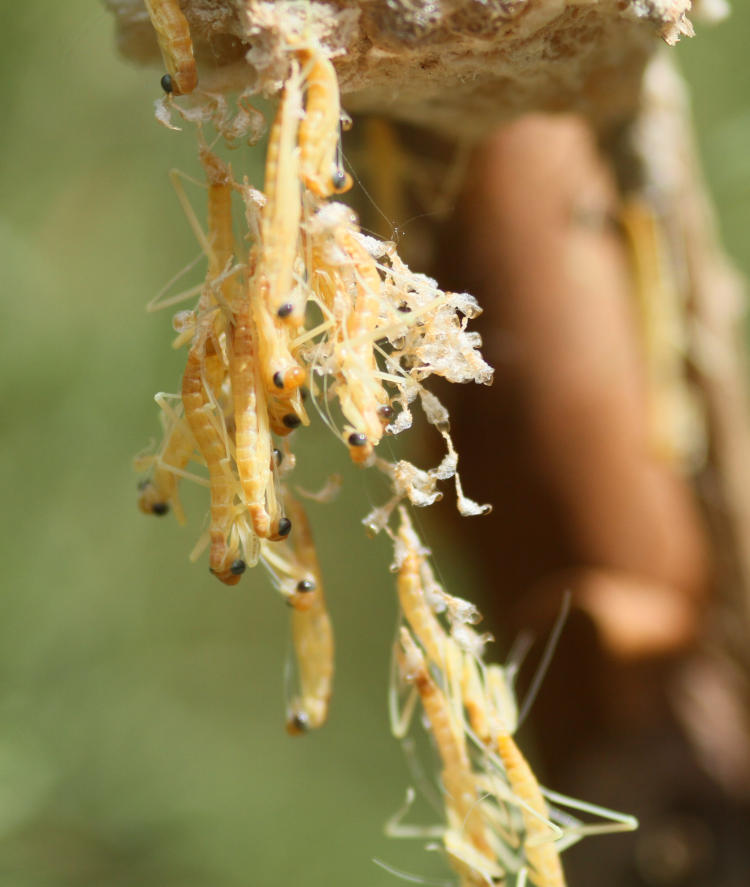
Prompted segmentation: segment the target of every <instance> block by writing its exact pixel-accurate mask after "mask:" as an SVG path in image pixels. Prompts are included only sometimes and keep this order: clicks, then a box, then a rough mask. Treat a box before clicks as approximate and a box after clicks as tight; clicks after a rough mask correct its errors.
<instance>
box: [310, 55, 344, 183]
mask: <svg viewBox="0 0 750 887" xmlns="http://www.w3.org/2000/svg"><path fill="white" fill-rule="evenodd" d="M297 56H298V58H299V59H300V61H301V62H302V64H303V74H304V77H305V116H304V117H303V119H302V122H301V123H300V127H299V145H300V152H301V159H300V167H301V174H302V181H303V182H304V184H305V187H306V188H309V189H310V191H312V193H313V194H315V196H316V197H330V196H331V194H342V193H343V192H344V191H348V190H349V188H351V186H352V179H351V176H350V175H349V174H348V173H346V172H345V171H344V170H343V169H342V168H341V165H340V164H339V163H337V162H336V161H337V153H338V147H339V141H340V138H341V104H340V100H339V84H338V79H337V77H336V71H335V70H334V67H333V64H332V63H331V60H330V59H329V58H327V57H326V56H325V55H324V54H323V53H322V52H321V50H320V49H319V48H316V49H299V50H297Z"/></svg>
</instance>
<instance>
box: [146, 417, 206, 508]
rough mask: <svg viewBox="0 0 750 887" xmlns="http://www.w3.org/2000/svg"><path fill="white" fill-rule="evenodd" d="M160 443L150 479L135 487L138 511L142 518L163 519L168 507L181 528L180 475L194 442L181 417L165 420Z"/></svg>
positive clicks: (193, 449) (190, 454)
mask: <svg viewBox="0 0 750 887" xmlns="http://www.w3.org/2000/svg"><path fill="white" fill-rule="evenodd" d="M168 421H169V423H170V424H168V426H167V429H166V433H165V435H164V440H163V441H162V445H161V447H160V448H159V452H158V453H157V454H156V456H155V457H152V458H153V466H154V467H153V472H152V475H151V477H150V478H148V479H147V480H145V481H143V483H142V484H140V485H139V495H138V507H139V508H140V509H141V511H143V512H144V513H146V514H157V515H163V514H166V513H167V511H169V509H170V507H171V508H172V510H173V511H174V515H175V517H176V518H177V522H178V523H179V524H183V525H184V524H185V512H184V511H183V508H182V503H181V502H180V498H179V494H178V484H179V478H180V475H181V474H182V473H183V472H184V469H185V467H186V466H187V464H188V462H189V461H190V459H191V457H192V455H193V453H194V452H195V447H196V444H195V438H194V437H193V433H192V431H191V430H190V426H189V425H188V422H187V419H186V418H185V417H184V416H174V417H171V419H170V420H168Z"/></svg>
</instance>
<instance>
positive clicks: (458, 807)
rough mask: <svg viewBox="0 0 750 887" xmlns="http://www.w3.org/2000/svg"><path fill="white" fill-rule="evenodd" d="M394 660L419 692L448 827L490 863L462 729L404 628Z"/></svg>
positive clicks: (488, 849) (489, 846) (484, 829)
mask: <svg viewBox="0 0 750 887" xmlns="http://www.w3.org/2000/svg"><path fill="white" fill-rule="evenodd" d="M397 658H398V661H399V665H400V668H401V673H402V675H403V677H404V679H405V680H406V681H408V682H409V683H411V684H413V685H414V686H415V687H416V689H417V692H418V693H419V697H420V699H421V701H422V708H423V709H424V712H425V715H426V716H427V720H428V721H429V723H430V729H431V733H432V736H433V738H434V740H435V745H436V746H437V750H438V754H439V756H440V761H441V764H442V773H441V779H442V783H443V796H444V803H445V808H446V814H447V818H448V828H449V830H451V831H454V832H458V833H459V834H462V835H463V836H465V837H466V839H467V840H468V841H469V843H470V844H471V845H472V846H473V848H474V849H475V850H476V851H478V852H479V853H480V854H482V855H483V856H484V857H485V858H486V859H487V860H488V861H493V860H494V853H493V851H492V846H491V842H490V841H489V839H488V836H487V834H486V831H487V826H486V824H485V822H484V821H483V817H482V809H481V806H480V804H479V797H478V793H477V788H476V780H475V777H474V774H473V772H472V766H471V761H470V758H469V754H468V751H467V748H466V741H465V738H464V733H463V727H462V725H461V723H460V722H459V721H458V720H457V718H456V715H455V712H454V711H453V709H452V707H451V704H450V703H449V702H448V699H447V698H446V696H445V694H444V693H443V691H442V690H441V689H440V687H438V685H437V684H436V683H435V681H434V680H433V678H432V676H431V674H430V672H429V669H428V667H427V663H426V661H425V658H424V656H423V654H422V651H421V650H420V649H419V647H418V646H417V645H416V643H415V642H414V639H413V638H412V636H411V634H410V632H409V630H408V629H407V628H403V627H402V628H401V631H400V633H399V647H398V648H397Z"/></svg>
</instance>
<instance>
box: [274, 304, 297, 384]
mask: <svg viewBox="0 0 750 887" xmlns="http://www.w3.org/2000/svg"><path fill="white" fill-rule="evenodd" d="M292 311H294V305H292V303H291V302H284V304H283V305H282V306H281V308H279V310H278V311H277V312H276V314H277V315H278V316H279V317H289V315H290V314H291V313H292ZM275 381H276V377H275V376H274V382H275Z"/></svg>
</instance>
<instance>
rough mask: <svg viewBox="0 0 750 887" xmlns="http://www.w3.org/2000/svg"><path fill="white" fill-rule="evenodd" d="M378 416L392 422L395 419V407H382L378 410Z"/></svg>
mask: <svg viewBox="0 0 750 887" xmlns="http://www.w3.org/2000/svg"><path fill="white" fill-rule="evenodd" d="M378 415H379V416H380V418H381V419H383V420H385V421H386V422H390V421H391V419H392V418H393V407H392V406H389V405H388V404H386V405H385V406H382V407H380V409H379V410H378Z"/></svg>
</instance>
